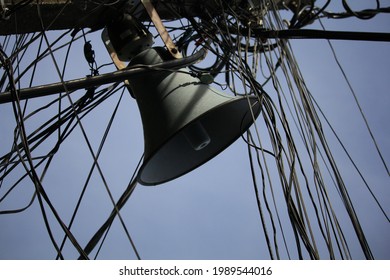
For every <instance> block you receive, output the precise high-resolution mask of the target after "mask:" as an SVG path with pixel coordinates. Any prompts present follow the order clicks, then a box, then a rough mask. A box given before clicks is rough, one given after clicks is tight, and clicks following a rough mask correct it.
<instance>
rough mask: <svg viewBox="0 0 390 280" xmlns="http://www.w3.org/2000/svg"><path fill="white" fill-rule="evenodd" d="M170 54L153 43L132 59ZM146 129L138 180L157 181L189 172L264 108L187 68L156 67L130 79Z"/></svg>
mask: <svg viewBox="0 0 390 280" xmlns="http://www.w3.org/2000/svg"><path fill="white" fill-rule="evenodd" d="M166 60H167V55H166V51H165V50H163V49H159V48H150V49H147V50H145V51H143V52H141V53H140V54H138V55H137V56H135V57H134V58H133V59H132V60H131V62H130V64H129V65H130V66H132V65H137V64H141V65H154V64H157V63H161V62H164V61H166ZM128 80H129V82H130V89H131V91H132V93H133V94H134V96H135V98H136V100H137V104H138V107H139V111H140V114H141V119H142V125H143V130H144V141H145V142H144V145H145V147H144V149H145V153H144V161H143V164H142V166H141V168H140V170H139V172H138V177H137V180H138V182H139V183H141V184H143V185H157V184H161V183H164V182H167V181H170V180H172V179H175V178H177V177H179V176H181V175H184V174H186V173H188V172H190V171H192V170H193V169H195V168H197V167H198V166H200V165H202V164H203V163H205V162H207V161H208V160H210V159H211V158H213V157H214V156H216V155H218V154H219V153H220V152H222V151H223V150H224V149H225V148H227V147H228V146H229V145H230V144H232V143H233V142H234V141H235V140H237V138H239V137H240V136H241V135H242V134H243V133H244V132H245V131H246V130H247V129H248V128H249V127H250V126H251V124H252V123H253V121H254V118H256V117H257V116H258V115H259V113H260V105H259V103H258V99H257V97H254V96H246V97H232V96H228V95H226V94H223V93H221V92H219V91H217V90H215V89H213V88H211V87H210V86H208V85H206V84H202V83H201V82H200V80H199V79H198V78H195V77H193V76H191V75H190V73H189V71H188V70H187V69H185V68H182V69H180V70H178V71H172V70H166V69H165V70H164V69H159V70H158V69H156V70H151V71H150V72H149V74H148V75H139V76H133V77H130V78H129V79H128Z"/></svg>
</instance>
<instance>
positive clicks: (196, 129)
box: [137, 96, 260, 186]
mask: <svg viewBox="0 0 390 280" xmlns="http://www.w3.org/2000/svg"><path fill="white" fill-rule="evenodd" d="M249 104H250V106H251V107H252V108H249ZM250 110H252V112H253V116H254V117H255V118H257V116H258V115H259V114H260V104H259V102H258V98H257V97H255V96H250V97H249V103H248V97H241V98H236V99H233V100H230V101H226V102H224V103H221V104H219V105H218V106H215V107H214V108H212V109H211V110H209V111H207V112H205V113H203V114H202V115H200V116H198V117H197V118H195V119H194V120H192V121H191V122H190V123H188V124H187V125H185V126H183V127H182V128H181V129H180V130H178V131H176V132H175V133H173V134H172V135H171V137H169V138H168V139H166V140H165V141H164V142H163V143H161V145H160V146H159V148H157V149H156V150H155V151H152V152H151V153H150V154H149V155H148V157H147V158H144V162H143V164H142V166H141V168H140V170H139V172H138V175H137V180H138V182H139V183H140V184H142V185H145V186H154V185H159V184H162V183H166V182H168V181H171V180H174V179H176V178H178V177H180V176H183V175H185V174H187V173H189V172H191V171H193V170H194V169H196V168H198V167H199V166H201V165H203V164H204V163H206V162H208V161H209V160H211V159H212V158H214V157H215V156H217V155H218V154H220V153H221V152H222V151H223V150H225V149H226V148H227V147H229V146H230V145H231V144H233V143H234V142H235V141H236V140H237V139H238V138H239V137H240V136H241V135H242V134H243V133H244V132H245V131H246V130H248V129H249V127H250V126H251V125H252V124H253V122H254V119H253V117H252V113H251V111H250ZM221 119H222V121H221ZM189 134H191V135H190V137H189Z"/></svg>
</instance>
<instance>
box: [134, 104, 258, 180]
mask: <svg viewBox="0 0 390 280" xmlns="http://www.w3.org/2000/svg"><path fill="white" fill-rule="evenodd" d="M247 99H249V100H253V103H252V104H251V105H250V106H251V107H252V109H251V108H250V107H249V104H248V110H247V111H246V112H245V113H244V115H243V117H242V120H241V125H240V130H241V131H240V132H241V133H239V134H238V136H237V137H233V138H232V139H231V141H228V142H227V144H226V145H224V146H222V147H221V148H220V149H219V150H217V151H216V152H214V153H212V154H211V155H210V156H209V157H205V159H204V160H203V161H201V162H200V163H199V164H196V165H194V166H193V167H192V168H190V169H188V170H187V171H185V172H181V173H179V174H178V175H175V176H173V177H170V178H168V179H166V180H162V181H158V182H153V183H151V182H145V181H144V180H142V178H141V175H142V172H143V170H144V169H145V168H146V167H147V165H148V163H149V162H150V160H151V159H152V158H153V157H154V156H155V155H156V154H157V153H158V152H159V151H160V150H161V149H162V148H163V147H164V146H165V145H167V144H168V143H169V142H170V141H171V139H172V138H174V137H176V135H177V134H179V133H181V132H182V131H183V130H184V129H186V128H187V127H188V126H190V125H191V124H192V123H194V122H196V121H199V120H200V119H202V118H203V117H204V116H205V115H207V114H210V113H211V112H214V111H215V110H218V109H220V107H223V106H225V105H226V104H227V103H236V102H244V101H248V100H247ZM256 107H258V108H257V110H256ZM251 111H253V115H254V117H255V119H254V120H253V119H252V121H251V122H249V123H248V125H247V126H246V127H243V120H244V119H245V118H246V116H247V114H250V113H251ZM260 112H261V106H260V102H259V99H258V97H257V96H241V97H239V98H236V99H234V100H227V101H225V102H223V103H221V104H219V105H217V106H215V107H213V108H212V109H210V110H208V111H207V112H205V113H203V114H201V115H199V116H197V117H196V118H194V119H193V120H192V121H191V122H189V123H188V124H186V125H185V126H183V127H182V128H180V129H179V130H177V131H176V133H174V134H173V135H172V136H171V137H168V138H167V139H165V141H164V142H162V144H161V145H160V146H159V148H158V149H156V150H155V151H153V152H151V153H150V154H149V157H148V158H147V159H145V158H144V161H143V163H142V165H141V167H140V169H139V171H138V173H137V181H138V182H139V183H140V184H142V185H144V186H156V185H160V184H164V183H167V182H169V181H172V180H175V179H177V178H179V177H181V176H184V175H186V174H188V173H190V172H191V171H193V170H195V169H197V168H198V167H200V166H201V165H203V164H205V163H206V162H208V161H210V160H211V159H213V158H214V157H216V156H217V155H219V154H220V153H222V152H223V151H224V150H226V149H227V148H228V147H229V146H231V145H232V144H233V143H234V142H235V141H237V140H238V138H240V136H241V135H242V134H243V133H245V132H246V131H247V130H248V129H249V128H250V127H251V126H252V125H253V124H254V122H255V120H256V118H257V117H258V116H259V114H260Z"/></svg>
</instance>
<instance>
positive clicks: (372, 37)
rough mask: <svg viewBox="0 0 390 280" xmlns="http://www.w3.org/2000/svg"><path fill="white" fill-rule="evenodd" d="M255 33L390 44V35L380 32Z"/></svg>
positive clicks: (282, 36)
mask: <svg viewBox="0 0 390 280" xmlns="http://www.w3.org/2000/svg"><path fill="white" fill-rule="evenodd" d="M252 31H253V33H254V34H255V35H256V36H257V37H259V38H264V39H328V40H355V41H372V42H390V33H380V32H353V31H329V30H326V31H325V30H315V29H285V30H260V29H255V30H252Z"/></svg>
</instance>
